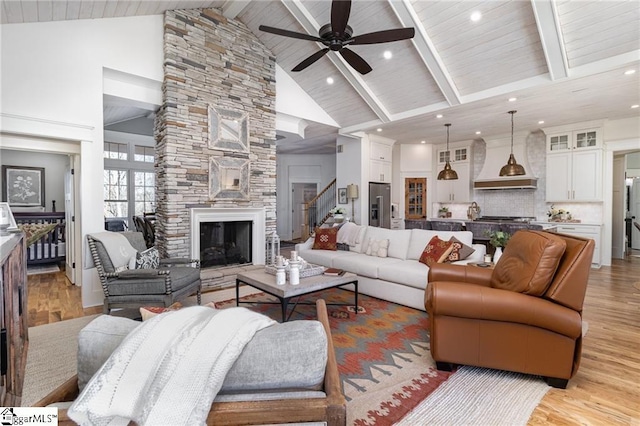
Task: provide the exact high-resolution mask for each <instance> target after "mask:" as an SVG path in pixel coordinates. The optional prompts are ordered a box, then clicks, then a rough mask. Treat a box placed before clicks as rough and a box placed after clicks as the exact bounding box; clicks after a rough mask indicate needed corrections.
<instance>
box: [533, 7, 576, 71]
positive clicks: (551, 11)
mask: <svg viewBox="0 0 640 426" xmlns="http://www.w3.org/2000/svg"><path fill="white" fill-rule="evenodd" d="M531 8H532V9H533V15H534V16H535V18H536V25H537V26H538V33H539V34H540V42H541V43H542V51H543V52H544V57H545V59H546V61H547V68H548V70H549V75H550V76H551V80H559V79H562V78H566V77H568V76H569V67H568V61H567V52H566V50H565V47H564V40H563V39H562V30H561V28H560V20H559V19H558V12H557V10H556V5H555V3H554V0H531Z"/></svg>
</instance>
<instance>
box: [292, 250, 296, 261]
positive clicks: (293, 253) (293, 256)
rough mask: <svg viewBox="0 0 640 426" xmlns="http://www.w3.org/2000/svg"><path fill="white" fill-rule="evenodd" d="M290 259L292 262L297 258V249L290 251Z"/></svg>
mask: <svg viewBox="0 0 640 426" xmlns="http://www.w3.org/2000/svg"><path fill="white" fill-rule="evenodd" d="M291 260H293V261H294V262H295V261H296V260H298V252H297V251H295V250H294V251H292V252H291Z"/></svg>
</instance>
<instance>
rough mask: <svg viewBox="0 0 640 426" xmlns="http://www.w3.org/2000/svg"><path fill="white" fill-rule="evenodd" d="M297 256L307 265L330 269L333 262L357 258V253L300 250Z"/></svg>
mask: <svg viewBox="0 0 640 426" xmlns="http://www.w3.org/2000/svg"><path fill="white" fill-rule="evenodd" d="M298 255H299V256H300V257H302V258H303V259H304V260H306V261H307V262H309V263H314V264H316V265H322V266H327V267H331V266H333V260H334V259H337V258H340V257H347V256H358V253H354V252H351V251H341V250H338V251H333V250H302V251H299V252H298Z"/></svg>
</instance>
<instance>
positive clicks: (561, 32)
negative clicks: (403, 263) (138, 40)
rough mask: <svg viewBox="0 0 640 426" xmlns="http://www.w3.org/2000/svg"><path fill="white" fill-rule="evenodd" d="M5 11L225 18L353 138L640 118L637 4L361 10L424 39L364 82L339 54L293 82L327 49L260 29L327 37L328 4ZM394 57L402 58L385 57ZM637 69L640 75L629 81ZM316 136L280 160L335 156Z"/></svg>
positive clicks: (5, 13) (380, 4) (54, 16)
mask: <svg viewBox="0 0 640 426" xmlns="http://www.w3.org/2000/svg"><path fill="white" fill-rule="evenodd" d="M1 6H2V9H1V10H0V17H1V20H0V22H1V23H2V24H13V23H23V22H43V21H53V20H67V19H98V18H111V17H121V16H135V15H149V14H158V13H162V12H163V11H165V10H171V9H191V8H208V7H214V8H218V9H221V10H222V11H223V12H224V13H225V15H226V16H228V17H231V18H235V19H238V20H239V21H241V22H243V23H244V24H245V25H247V27H249V28H250V29H251V30H252V31H253V32H254V33H255V34H256V35H257V36H258V37H259V38H260V40H261V41H262V42H263V43H264V44H265V45H266V46H267V47H268V48H269V49H270V50H271V51H272V52H273V54H274V55H275V56H276V58H277V62H278V64H279V65H280V66H281V67H282V68H283V69H284V70H285V71H287V72H288V73H289V74H290V75H291V76H292V77H293V79H294V80H295V81H296V82H297V83H298V84H299V85H300V87H301V88H302V89H303V90H305V91H306V92H307V93H308V94H309V95H310V96H311V97H312V98H313V99H314V100H315V101H316V102H317V103H318V105H320V106H321V107H322V108H323V109H324V110H325V111H326V112H327V113H328V114H329V115H330V116H331V117H332V118H333V119H334V120H335V121H336V122H337V123H338V124H339V125H340V127H341V128H340V129H339V132H340V133H345V134H348V133H352V132H359V131H365V132H375V131H376V129H377V128H381V129H382V131H381V132H379V133H378V132H376V133H378V134H380V135H382V136H385V137H388V138H390V139H394V140H396V141H398V142H399V143H416V142H419V141H421V140H426V141H427V142H428V143H442V142H444V139H445V134H446V132H445V130H444V127H443V125H444V123H445V122H450V123H452V127H451V140H452V141H456V140H468V139H474V138H478V137H482V136H489V135H496V134H506V133H508V132H509V130H510V119H509V117H508V114H507V111H509V110H511V109H517V110H518V114H517V115H516V116H515V122H516V128H517V130H519V131H520V130H530V131H533V130H536V129H538V128H540V127H547V126H556V125H562V124H569V123H575V122H582V121H590V120H598V119H619V118H627V117H638V116H639V115H640V108H637V109H631V105H636V104H640V2H639V1H638V0H629V1H617V0H614V1H582V0H581V1H575V0H574V1H564V0H556V1H554V0H533V1H524V0H511V1H509V0H493V1H468V0H461V1H456V0H445V1H426V0H391V1H387V0H354V1H353V4H352V8H351V17H350V19H349V25H350V26H351V27H353V29H354V34H355V35H358V34H364V33H368V32H373V31H378V30H383V29H390V28H399V27H415V28H416V36H415V37H414V38H413V39H412V40H406V41H400V42H394V43H386V44H378V45H365V46H353V47H352V49H353V50H354V51H356V52H357V53H358V54H359V55H361V56H362V57H363V58H364V59H365V60H366V61H367V62H369V64H370V65H371V66H372V67H373V71H372V72H370V73H369V74H367V75H365V76H361V75H360V74H358V73H357V72H355V71H353V70H352V69H351V68H350V67H349V66H348V65H346V63H345V62H344V61H343V60H342V58H341V57H340V56H339V55H337V54H335V53H333V52H330V53H329V54H327V55H326V56H325V57H323V58H322V59H320V60H319V61H318V62H316V63H315V64H313V65H311V66H310V67H309V68H307V69H306V70H304V71H302V72H299V73H291V72H290V71H289V70H291V69H292V68H293V67H294V66H295V65H297V64H298V63H299V62H300V61H302V60H303V59H305V58H306V57H307V56H309V55H311V54H312V53H314V52H316V51H317V50H319V49H320V47H321V46H320V45H318V44H317V43H315V42H312V41H306V40H298V39H292V38H287V37H282V36H277V35H273V34H269V33H265V32H261V31H259V30H258V26H259V25H267V26H272V27H277V28H284V29H289V30H292V31H297V32H303V33H304V32H306V33H309V34H312V35H317V30H318V29H319V27H320V26H322V25H323V24H325V23H328V22H329V21H330V11H331V2H330V1H326V0H325V1H308V0H282V1H280V0H254V1H178V0H174V1H148V0H144V1H122V0H117V1H116V0H109V1H87V0H81V1H58V0H49V1H44V0H35V1H34V0H22V1H14V0H3V1H1ZM474 11H479V12H480V13H481V14H482V19H481V20H480V21H478V22H472V21H471V20H470V15H471V13H472V12H474ZM385 50H390V51H391V52H392V53H393V58H392V59H390V60H386V59H384V58H383V57H382V53H383V52H384V51H385ZM629 69H635V70H636V73H635V74H632V75H624V72H625V71H627V70H629ZM327 77H333V79H334V81H335V82H334V84H333V85H328V84H327V83H326V78H327ZM510 97H516V98H517V101H515V102H509V101H508V100H507V99H508V98H510ZM132 112H136V111H132ZM110 113H111V114H115V113H116V112H115V111H113V110H112V111H110ZM437 114H442V115H443V118H441V119H438V118H436V115H437ZM541 120H544V121H545V124H544V125H540V124H538V122H539V121H541ZM477 131H480V132H482V133H481V136H478V135H476V132H477ZM307 132H308V133H307V135H309V136H311V135H313V136H312V137H309V138H308V140H307V141H306V142H305V143H304V146H302V145H298V146H296V145H295V142H286V143H285V142H283V141H280V142H279V150H283V152H286V151H287V150H289V151H288V152H314V149H315V152H321V151H323V150H327V149H328V150H332V148H331V146H330V144H327V141H328V140H331V138H333V139H335V137H336V134H337V132H338V130H337V129H335V130H334V129H331V128H329V127H327V126H319V125H318V126H315V125H314V124H313V123H312V124H310V125H309V126H308V128H307ZM326 133H329V134H330V135H329V136H326ZM287 147H289V148H287ZM327 147H328V148H327Z"/></svg>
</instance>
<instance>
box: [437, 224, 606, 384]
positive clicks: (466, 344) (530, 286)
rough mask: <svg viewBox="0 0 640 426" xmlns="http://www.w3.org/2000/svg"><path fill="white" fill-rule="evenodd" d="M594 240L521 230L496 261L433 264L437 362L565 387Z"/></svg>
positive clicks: (574, 365) (578, 337)
mask: <svg viewBox="0 0 640 426" xmlns="http://www.w3.org/2000/svg"><path fill="white" fill-rule="evenodd" d="M593 249H594V241H593V240H588V239H583V238H578V237H574V236H570V235H563V234H554V233H549V232H544V231H534V230H521V231H518V232H516V233H515V234H514V235H513V237H511V239H510V240H509V243H508V245H507V246H506V248H505V251H504V254H503V255H502V257H501V258H500V260H499V261H498V263H497V264H496V265H495V268H494V269H486V268H479V267H477V266H472V265H465V266H461V265H449V264H436V265H432V267H431V268H430V270H429V282H428V285H427V290H426V292H425V307H426V310H427V312H428V314H429V317H430V337H431V355H432V357H433V359H434V360H435V361H436V364H437V367H438V369H445V370H450V369H451V368H452V367H453V365H454V364H462V365H473V366H479V367H487V368H495V369H499V370H508V371H515V372H520V373H526V374H533V375H539V376H542V377H544V378H545V380H546V381H547V383H548V384H549V385H551V386H554V387H558V388H565V387H566V386H567V383H568V381H569V379H571V378H572V377H573V376H574V375H575V374H576V372H577V371H578V367H579V365H580V358H581V350H582V306H583V302H584V297H585V293H586V288H587V281H588V278H589V272H590V268H591V260H592V257H593Z"/></svg>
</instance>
